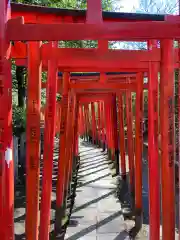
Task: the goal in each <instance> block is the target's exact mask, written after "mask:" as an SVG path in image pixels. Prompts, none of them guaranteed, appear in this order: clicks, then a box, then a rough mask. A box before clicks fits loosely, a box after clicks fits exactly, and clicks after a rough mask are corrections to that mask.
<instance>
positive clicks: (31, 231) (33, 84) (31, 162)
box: [26, 42, 41, 240]
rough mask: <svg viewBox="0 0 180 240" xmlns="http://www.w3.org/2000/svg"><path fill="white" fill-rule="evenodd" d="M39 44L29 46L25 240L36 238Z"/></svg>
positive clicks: (38, 162)
mask: <svg viewBox="0 0 180 240" xmlns="http://www.w3.org/2000/svg"><path fill="white" fill-rule="evenodd" d="M40 46H41V43H40V42H30V43H29V44H28V82H27V97H28V101H27V127H26V239H27V240H30V239H33V240H37V239H38V225H39V213H38V211H39V174H40V109H41V57H40Z"/></svg>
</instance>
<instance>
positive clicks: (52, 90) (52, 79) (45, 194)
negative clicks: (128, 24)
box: [39, 44, 58, 240]
mask: <svg viewBox="0 0 180 240" xmlns="http://www.w3.org/2000/svg"><path fill="white" fill-rule="evenodd" d="M54 45H55V44H53V50H55V49H56V45H55V46H54ZM57 70H58V69H57V63H56V61H55V60H53V59H52V60H50V61H49V62H48V80H47V100H46V112H45V131H44V155H43V163H44V165H43V173H42V197H41V214H40V230H39V239H40V240H48V239H49V227H50V209H51V192H52V168H53V153H54V137H55V115H56V93H57Z"/></svg>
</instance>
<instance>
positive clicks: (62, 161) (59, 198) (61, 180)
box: [55, 72, 70, 224]
mask: <svg viewBox="0 0 180 240" xmlns="http://www.w3.org/2000/svg"><path fill="white" fill-rule="evenodd" d="M69 77H70V74H69V73H67V72H65V73H64V74H63V95H62V100H61V119H60V138H59V158H58V180H57V190H56V209H57V210H56V214H57V211H58V210H59V209H60V208H61V207H62V204H63V199H64V188H65V166H66V157H65V146H66V130H67V108H68V91H69ZM58 222H59V221H58V219H56V223H57V224H58ZM56 223H55V224H56Z"/></svg>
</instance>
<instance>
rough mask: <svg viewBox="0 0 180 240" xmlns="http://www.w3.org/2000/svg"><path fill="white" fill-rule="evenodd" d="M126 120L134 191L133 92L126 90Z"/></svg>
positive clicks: (130, 174) (130, 170)
mask: <svg viewBox="0 0 180 240" xmlns="http://www.w3.org/2000/svg"><path fill="white" fill-rule="evenodd" d="M125 97H126V121H127V143H128V144H127V151H128V162H129V176H130V179H129V181H130V187H131V191H132V192H133V191H134V168H135V165H134V136H133V128H132V127H133V125H132V124H133V116H132V99H131V92H130V91H126V93H125Z"/></svg>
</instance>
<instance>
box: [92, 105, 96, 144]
mask: <svg viewBox="0 0 180 240" xmlns="http://www.w3.org/2000/svg"><path fill="white" fill-rule="evenodd" d="M91 116H92V120H91V125H92V141H93V143H94V144H95V140H96V118H95V107H94V102H92V103H91Z"/></svg>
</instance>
